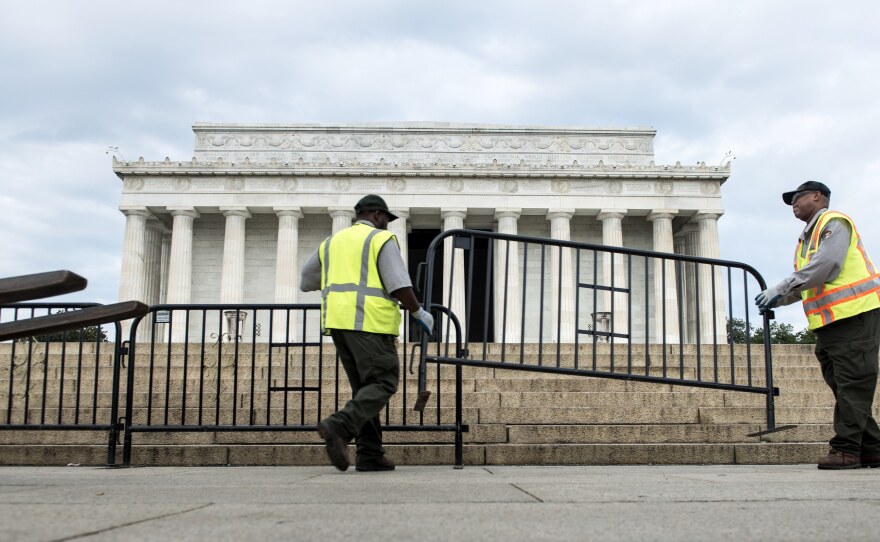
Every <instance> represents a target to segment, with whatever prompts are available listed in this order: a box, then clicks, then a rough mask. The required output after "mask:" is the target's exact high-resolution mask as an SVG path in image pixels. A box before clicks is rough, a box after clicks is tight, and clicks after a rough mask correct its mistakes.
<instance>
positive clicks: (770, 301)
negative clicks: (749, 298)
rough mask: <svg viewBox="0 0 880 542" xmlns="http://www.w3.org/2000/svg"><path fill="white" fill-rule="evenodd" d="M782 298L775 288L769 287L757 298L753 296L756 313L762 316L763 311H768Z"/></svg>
mask: <svg viewBox="0 0 880 542" xmlns="http://www.w3.org/2000/svg"><path fill="white" fill-rule="evenodd" d="M781 297H782V296H781V295H779V292H778V291H777V290H776V287H775V286H771V287H770V288H767V289H766V290H764V291H763V292H761V293H760V294H758V295H757V296H755V305H757V306H758V311H759V312H760V313H761V314H764V312H765V311H768V310H770V309H772V308H773V307H775V306H776V303H777V302H778V301H779V299H780V298H781Z"/></svg>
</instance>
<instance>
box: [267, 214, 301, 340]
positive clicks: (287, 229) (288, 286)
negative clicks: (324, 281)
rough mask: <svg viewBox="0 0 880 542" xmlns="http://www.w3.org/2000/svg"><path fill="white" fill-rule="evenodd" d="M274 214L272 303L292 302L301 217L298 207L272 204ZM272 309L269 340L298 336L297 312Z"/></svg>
mask: <svg viewBox="0 0 880 542" xmlns="http://www.w3.org/2000/svg"><path fill="white" fill-rule="evenodd" d="M274 210H275V214H276V215H277V216H278V246H277V248H276V257H275V303H276V304H279V305H293V304H295V303H296V299H297V295H298V294H297V292H298V291H299V265H298V263H297V255H298V251H299V220H300V219H301V218H302V217H303V213H302V210H301V209H300V208H299V207H275V209H274ZM289 314H290V318H288V312H287V311H286V310H283V311H275V312H274V313H273V315H272V318H273V321H272V340H273V341H275V342H285V341H287V340H288V339H290V340H291V341H292V340H294V339H300V338H302V331H301V330H300V329H299V325H298V324H297V322H298V321H299V314H298V312H297V311H293V312H291V313H289Z"/></svg>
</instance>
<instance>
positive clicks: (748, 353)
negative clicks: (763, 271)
mask: <svg viewBox="0 0 880 542" xmlns="http://www.w3.org/2000/svg"><path fill="white" fill-rule="evenodd" d="M743 306H744V307H745V312H746V318H745V320H746V362H747V363H748V364H749V365H751V364H752V340H751V335H752V325H751V324H750V323H749V277H748V276H747V275H746V272H745V270H743ZM765 361H766V360H765ZM731 375H733V372H731ZM731 382H733V380H731Z"/></svg>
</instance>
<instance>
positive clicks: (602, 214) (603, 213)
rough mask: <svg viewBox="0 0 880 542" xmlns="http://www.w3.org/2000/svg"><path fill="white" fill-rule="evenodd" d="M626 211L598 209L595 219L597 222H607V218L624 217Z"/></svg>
mask: <svg viewBox="0 0 880 542" xmlns="http://www.w3.org/2000/svg"><path fill="white" fill-rule="evenodd" d="M626 212H627V209H600V210H599V215H598V216H597V218H598V219H599V220H607V219H609V218H623V217H624V216H626Z"/></svg>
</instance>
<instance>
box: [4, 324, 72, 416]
mask: <svg viewBox="0 0 880 542" xmlns="http://www.w3.org/2000/svg"><path fill="white" fill-rule="evenodd" d="M12 348H13V350H12V352H13V354H14V353H15V342H14V341H13V343H12ZM82 362H83V336H82V334H81V333H80V336H79V351H78V352H77V353H76V398H75V400H74V408H75V411H74V413H73V423H75V424H78V423H79V405H80V393H82V382H81V381H82Z"/></svg>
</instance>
